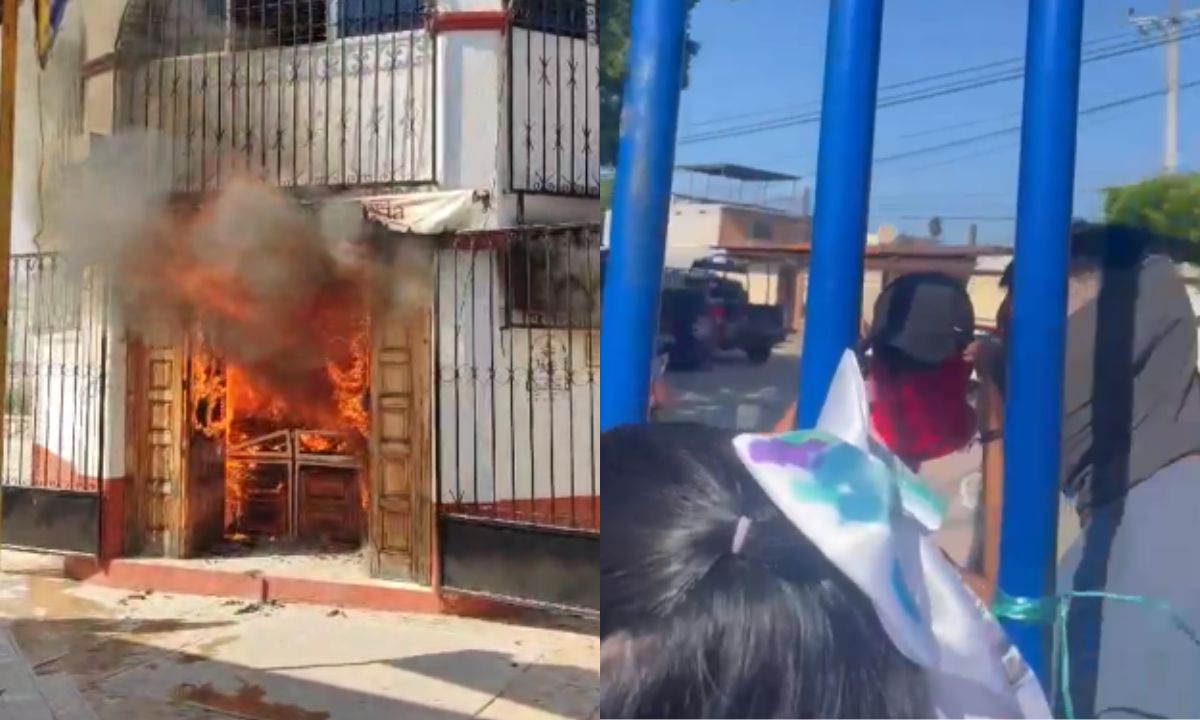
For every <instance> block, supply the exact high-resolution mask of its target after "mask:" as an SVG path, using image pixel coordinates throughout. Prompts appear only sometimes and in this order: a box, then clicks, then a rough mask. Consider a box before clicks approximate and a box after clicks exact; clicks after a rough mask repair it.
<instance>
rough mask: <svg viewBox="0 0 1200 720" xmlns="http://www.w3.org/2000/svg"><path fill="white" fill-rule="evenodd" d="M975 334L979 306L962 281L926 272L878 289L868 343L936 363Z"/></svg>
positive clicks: (950, 354)
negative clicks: (976, 314)
mask: <svg viewBox="0 0 1200 720" xmlns="http://www.w3.org/2000/svg"><path fill="white" fill-rule="evenodd" d="M974 337H975V308H974V307H973V306H972V305H971V297H970V296H969V295H967V291H966V289H965V288H964V287H963V284H962V283H961V282H960V281H958V280H956V279H954V278H952V277H950V276H949V275H944V274H942V273H936V272H922V273H910V274H908V275H902V276H900V277H899V278H896V279H895V280H894V281H892V282H891V283H889V284H888V286H887V287H885V288H884V289H883V292H881V293H880V294H879V298H878V299H876V300H875V314H874V317H873V318H872V319H871V329H870V331H869V332H868V333H867V338H866V344H867V347H890V348H893V349H895V350H898V351H899V352H900V353H902V354H903V355H905V356H907V357H908V358H910V359H912V360H915V361H916V362H919V363H924V364H929V365H936V364H938V363H941V362H943V361H944V360H946V359H947V358H949V357H951V356H952V355H954V354H956V353H961V352H962V351H963V350H964V349H965V348H966V347H967V345H969V344H971V341H972V340H973V339H974Z"/></svg>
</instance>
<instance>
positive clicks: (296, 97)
mask: <svg viewBox="0 0 1200 720" xmlns="http://www.w3.org/2000/svg"><path fill="white" fill-rule="evenodd" d="M432 6H433V2H432V0H133V1H132V2H130V3H129V5H128V7H127V9H126V12H125V15H124V18H123V19H122V24H121V28H120V35H119V37H118V40H117V52H116V55H117V92H116V101H115V102H116V108H115V114H116V117H117V121H118V124H119V125H120V126H121V127H123V128H125V129H127V130H128V129H135V130H142V131H146V132H148V133H149V134H152V135H154V136H155V137H156V138H157V139H158V140H159V142H158V143H156V145H155V147H154V152H155V154H156V157H154V158H153V160H154V162H155V164H157V163H158V162H162V161H164V160H163V159H165V161H166V162H169V163H170V172H171V177H172V189H173V190H175V191H177V192H203V191H206V190H210V189H213V188H215V187H219V186H220V185H221V184H222V183H223V181H225V180H226V179H228V178H229V177H231V176H233V175H236V174H238V173H243V172H250V173H253V174H256V175H259V176H261V177H263V178H264V179H266V180H268V181H271V182H273V183H274V184H276V185H279V186H281V187H301V188H303V187H335V188H337V187H349V186H358V187H361V186H381V187H396V186H406V185H425V184H432V183H433V182H434V180H435V178H436V167H435V155H436V153H435V138H436V132H435V125H436V103H435V102H434V84H435V81H436V53H435V52H434V45H433V40H432V36H431V34H430V32H429V31H428V30H427V29H426V26H427V20H428V16H429V13H430V11H431V10H432Z"/></svg>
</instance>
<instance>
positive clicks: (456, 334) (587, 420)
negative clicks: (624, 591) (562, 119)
mask: <svg viewBox="0 0 1200 720" xmlns="http://www.w3.org/2000/svg"><path fill="white" fill-rule="evenodd" d="M600 234H601V229H600V227H599V226H597V225H586V226H568V227H538V228H520V229H516V230H508V231H498V232H476V233H467V234H459V235H456V236H453V237H451V238H450V239H449V240H447V241H446V243H445V244H444V245H443V246H442V248H441V249H440V250H439V252H438V254H437V262H436V266H435V268H436V269H435V279H436V285H435V287H436V293H435V318H436V320H435V331H436V332H435V338H436V358H437V361H436V381H437V410H436V413H435V416H436V423H437V437H438V440H439V441H438V477H439V496H440V508H441V512H442V513H443V514H444V515H446V514H449V515H455V516H458V517H460V518H467V519H470V518H476V519H487V520H492V521H502V522H511V523H517V524H521V525H526V526H534V527H546V528H558V529H569V530H579V531H584V532H589V533H590V532H599V529H600V518H599V495H600V478H599V429H598V412H599V407H600V406H599V395H598V392H599V383H600V357H599V355H600V347H599V319H600V308H599V298H600Z"/></svg>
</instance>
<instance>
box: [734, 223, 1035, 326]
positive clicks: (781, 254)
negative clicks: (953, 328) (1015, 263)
mask: <svg viewBox="0 0 1200 720" xmlns="http://www.w3.org/2000/svg"><path fill="white" fill-rule="evenodd" d="M889 234H890V233H889V232H888V231H887V230H886V229H884V230H881V231H880V233H878V235H881V236H884V237H887V236H888V235H889ZM722 250H723V251H724V252H725V253H727V254H729V255H731V256H734V257H737V258H740V259H743V260H746V261H749V262H751V265H752V267H753V268H754V270H753V271H752V273H751V275H750V277H751V279H750V281H749V282H750V283H751V288H748V290H749V291H750V292H751V294H752V295H753V296H754V297H753V298H752V301H753V302H760V303H779V304H781V305H783V307H784V318H785V322H786V324H787V326H788V328H789V329H790V330H791V331H793V332H796V333H800V332H803V328H804V312H805V298H806V295H807V287H808V268H809V262H810V259H811V255H812V244H811V243H807V242H805V243H797V244H794V245H788V246H783V247H771V248H764V247H763V246H762V245H760V244H743V245H728V246H725V247H723V248H722ZM865 254H866V265H865V269H864V273H863V295H862V307H863V319H864V320H865V321H867V322H869V321H870V319H871V314H872V310H873V309H874V305H875V299H876V298H877V297H878V296H879V293H880V292H882V290H883V288H884V287H885V286H887V284H888V283H889V282H891V281H892V280H894V279H895V278H897V277H899V276H901V275H906V274H909V273H913V272H942V273H945V274H947V275H950V276H952V277H956V278H959V279H961V280H962V281H963V282H964V283H965V284H966V286H967V291H968V292H969V293H970V295H971V300H972V302H973V304H974V305H975V316H976V321H977V322H978V323H979V324H980V325H983V326H992V325H994V324H995V319H996V310H997V309H998V308H999V304H1000V300H1001V299H1002V292H1001V290H1000V287H999V280H1000V275H1001V274H1002V273H1003V271H1004V268H1005V267H1006V266H1007V263H1008V260H1009V259H1010V258H1011V256H1012V249H1011V248H1006V247H983V246H979V247H968V246H948V245H937V244H934V243H932V242H919V241H918V242H914V241H912V240H911V239H909V238H905V237H903V236H901V237H898V238H897V239H896V240H894V241H892V242H889V243H886V244H870V245H867V246H866V249H865Z"/></svg>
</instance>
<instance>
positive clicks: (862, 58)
mask: <svg viewBox="0 0 1200 720" xmlns="http://www.w3.org/2000/svg"><path fill="white" fill-rule="evenodd" d="M882 26H883V0H833V2H832V3H831V5H830V9H829V31H828V39H827V43H826V49H825V90H824V97H823V99H822V109H821V142H820V147H819V148H818V157H817V159H818V164H817V204H816V210H815V213H814V215H813V247H812V263H811V266H810V268H809V275H808V298H807V302H806V308H805V314H804V354H803V357H802V360H801V363H800V397H799V401H798V412H797V413H796V420H797V423H798V424H799V425H800V426H801V427H811V426H812V425H814V424H816V421H817V418H818V416H820V414H821V405H823V404H824V402H825V395H826V393H827V392H828V390H829V383H830V382H831V381H832V380H833V374H834V371H835V370H837V365H838V361H839V360H840V359H841V357H842V354H843V353H844V352H845V351H846V349H847V348H850V347H853V346H854V345H855V343H856V342H857V341H858V320H859V316H860V315H859V313H860V310H861V308H860V305H861V304H862V279H863V249H864V247H865V245H866V239H867V210H868V203H869V202H870V196H871V151H872V148H873V146H874V140H875V93H876V89H877V86H878V80H879V40H880V35H881V32H882Z"/></svg>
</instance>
